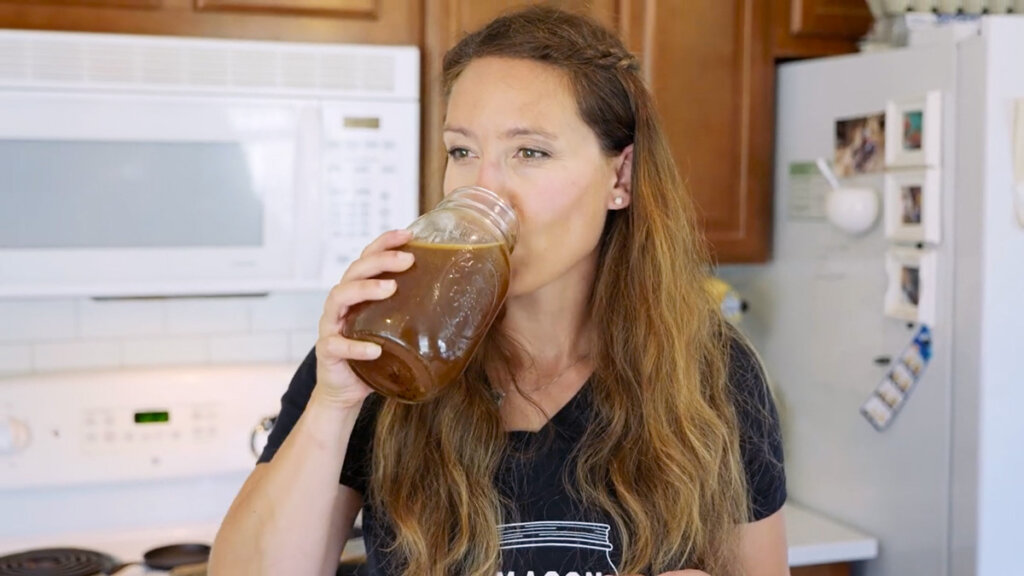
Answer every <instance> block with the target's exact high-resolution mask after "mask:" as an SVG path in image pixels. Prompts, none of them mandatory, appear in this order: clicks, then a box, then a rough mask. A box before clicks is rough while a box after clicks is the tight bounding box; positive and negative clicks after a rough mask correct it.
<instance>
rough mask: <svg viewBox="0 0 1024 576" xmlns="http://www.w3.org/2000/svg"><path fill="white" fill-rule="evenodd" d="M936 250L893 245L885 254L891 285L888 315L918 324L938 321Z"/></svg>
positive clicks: (889, 284)
mask: <svg viewBox="0 0 1024 576" xmlns="http://www.w3.org/2000/svg"><path fill="white" fill-rule="evenodd" d="M936 267H937V256H936V253H935V251H934V250H928V249H925V250H917V249H911V248H892V249H890V250H889V251H888V252H886V255H885V271H886V275H887V276H888V286H887V288H886V291H885V315H886V316H889V317H890V318H898V319H900V320H906V321H908V322H914V323H916V324H928V325H934V324H935V294H936V290H937V288H938V287H937V285H936V283H937V281H938V275H937V272H936Z"/></svg>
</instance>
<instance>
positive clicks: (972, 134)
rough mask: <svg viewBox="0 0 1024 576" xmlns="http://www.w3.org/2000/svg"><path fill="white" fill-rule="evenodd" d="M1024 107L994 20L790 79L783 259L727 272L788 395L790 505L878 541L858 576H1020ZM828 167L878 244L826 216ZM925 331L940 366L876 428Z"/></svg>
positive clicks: (788, 67) (1008, 35) (1022, 39)
mask: <svg viewBox="0 0 1024 576" xmlns="http://www.w3.org/2000/svg"><path fill="white" fill-rule="evenodd" d="M1018 99H1024V16H999V17H988V18H986V19H985V20H984V22H983V26H982V32H981V34H980V35H979V36H977V37H972V38H970V39H967V40H964V41H962V42H960V43H958V44H944V45H935V46H926V47H917V48H913V49H899V50H892V51H886V52H874V53H865V54H858V55H851V56H843V57H833V58H825V59H818V60H811V61H802V62H794V63H787V64H784V65H781V66H780V68H779V72H778V76H777V99H776V101H777V106H778V108H777V117H776V140H775V145H776V148H775V150H776V151H775V154H776V158H775V204H774V241H773V242H774V243H773V252H774V253H773V256H772V259H771V261H770V262H769V263H768V264H765V265H750V266H747V265H744V266H726V267H722V268H721V269H720V271H719V273H720V276H721V277H722V278H724V279H725V280H727V281H728V282H730V283H731V284H733V286H734V287H735V288H736V289H737V290H738V291H739V293H740V294H741V295H742V296H743V298H744V299H745V300H746V301H747V302H748V304H749V310H748V313H747V314H746V316H745V317H744V319H743V321H742V322H741V324H740V326H741V328H742V329H743V330H744V331H745V332H746V333H747V334H748V335H749V336H750V337H751V339H752V341H753V342H754V344H755V345H756V346H757V347H758V349H759V351H760V352H761V353H762V356H763V359H764V362H765V364H766V367H767V371H768V373H769V376H770V378H771V380H772V383H773V385H774V387H775V390H776V392H777V394H778V402H779V405H780V410H781V412H782V419H783V428H784V439H785V448H786V460H787V462H786V464H787V476H788V489H789V494H790V499H791V500H793V501H795V502H798V503H800V504H803V505H805V506H808V507H810V508H813V509H816V510H818V511H820V512H822V513H824V514H826V515H828V516H830V517H832V518H834V519H836V520H838V521H840V522H844V523H846V524H849V525H851V526H853V527H855V528H858V529H860V530H861V531H864V532H867V533H869V534H871V535H873V536H875V537H877V538H878V540H879V556H878V557H877V558H876V559H874V560H871V561H867V562H864V563H862V564H860V565H858V566H857V567H856V568H855V570H854V573H855V574H860V575H870V576H916V575H922V576H945V575H955V576H1013V575H1022V574H1024V222H1021V220H1020V219H1019V216H1018V213H1017V211H1019V210H1024V206H1021V205H1020V203H1021V202H1024V199H1021V198H1019V197H1018V194H1017V188H1018V186H1017V185H1016V182H1017V181H1018V180H1019V179H1024V175H1019V174H1018V175H1017V176H1015V175H1014V170H1013V158H1014V154H1015V153H1016V154H1018V155H1020V154H1024V152H1022V151H1021V150H1020V148H1021V147H1024V141H1021V140H1024V137H1022V136H1020V135H1018V136H1017V140H1018V141H1017V143H1016V145H1015V144H1014V122H1015V115H1017V116H1019V115H1022V114H1024V112H1018V113H1015V109H1016V108H1018V106H1017V100H1018ZM915 107H917V112H920V113H917V114H915V110H914V108H915ZM1019 108H1020V109H1024V105H1020V106H1019ZM887 112H888V114H887ZM879 116H881V119H883V120H888V122H885V123H884V127H881V126H875V127H874V128H875V129H876V130H878V129H882V130H883V132H884V131H886V130H887V131H889V134H888V135H887V137H885V138H883V139H882V140H881V141H876V142H875V145H870V146H869V145H864V141H866V140H869V139H870V138H867V137H868V136H870V133H869V132H863V133H862V134H861V142H859V143H857V142H853V140H854V137H853V136H851V133H852V132H851V129H850V126H851V124H850V122H848V119H856V118H861V119H864V118H868V119H870V118H872V117H875V118H876V119H878V118H879ZM894 120H896V121H895V122H894ZM1016 122H1018V123H1024V118H1020V119H1016ZM867 125H868V122H861V123H860V124H859V127H860V128H861V129H864V130H866V128H865V126H867ZM922 132H923V135H922ZM1018 132H1024V129H1022V130H1018ZM879 143H884V149H885V151H884V153H883V152H882V151H881V150H880V149H878V147H877V144H879ZM837 149H838V150H839V151H840V152H839V153H838V154H837ZM883 154H884V155H883ZM818 157H825V158H827V159H829V160H830V161H832V162H833V163H834V167H835V168H836V169H840V170H844V169H851V168H852V169H853V170H854V171H855V172H854V173H853V174H852V175H848V176H845V177H842V178H840V183H841V184H842V185H844V186H861V187H867V188H870V189H872V190H873V191H874V194H875V198H876V199H877V201H878V206H879V211H880V214H879V216H878V217H877V220H876V221H875V222H874V223H873V225H872V226H871V227H870V228H868V229H867V230H866V231H863V232H860V233H850V232H849V231H846V230H844V229H841V228H840V227H838V226H837V223H841V222H843V219H842V218H839V217H837V216H835V215H834V214H833V216H832V217H831V218H830V216H829V212H828V202H827V201H828V200H829V199H830V194H831V193H828V192H826V191H825V190H824V189H823V188H822V185H823V182H824V180H823V179H820V177H817V176H816V174H815V173H814V171H813V170H808V166H813V164H811V163H812V162H813V161H814V159H816V158H818ZM1020 157H1021V158H1024V156H1020ZM859 169H863V170H879V171H875V172H871V171H869V172H865V173H857V172H856V170H859ZM815 178H818V179H817V180H815ZM915 178H917V179H918V180H919V182H918V184H919V186H917V190H916V194H918V196H916V197H915V196H914V194H915V191H914V190H913V188H914V187H912V186H907V185H906V184H907V181H908V179H909V180H914V179H915ZM915 202H916V204H915ZM922 202H924V203H925V204H924V208H925V210H923V211H922V210H917V212H916V213H915V212H914V211H913V210H909V209H908V206H909V207H914V206H916V207H917V208H918V209H920V208H921V207H922V204H921V203H922ZM868 208H870V206H869V207H868ZM936 208H937V210H936ZM922 212H923V213H924V214H925V216H924V218H925V219H926V220H927V222H926V223H927V225H925V223H924V222H922V221H921V219H922V215H921V213H922ZM850 215H852V216H853V217H854V219H855V220H856V219H857V218H856V217H858V216H859V217H863V216H864V215H865V212H864V211H863V210H862V211H861V212H857V211H856V210H852V212H851V213H850V214H847V216H850ZM867 215H868V216H870V210H867ZM887 218H888V221H887ZM869 221H870V220H869ZM906 254H911V255H916V256H914V257H922V259H919V260H911V261H912V262H914V263H913V264H912V265H907V264H906V262H907V261H905V260H900V259H899V258H900V257H901V255H906ZM894 261H895V262H896V268H895V271H896V273H895V274H894V269H893V262H894ZM909 272H913V273H914V276H913V277H909V278H908V276H907V274H908V273H909ZM910 280H912V282H911V281H910ZM922 325H926V326H927V327H928V329H929V330H930V350H929V351H930V353H931V354H930V361H929V362H928V363H927V365H926V366H925V367H924V368H923V370H920V371H919V372H917V374H918V376H917V377H915V380H914V381H913V383H912V384H911V385H910V386H905V387H901V390H902V396H900V397H899V398H897V403H898V405H897V406H896V407H895V408H894V409H893V410H892V412H891V413H890V418H889V419H888V420H887V421H885V423H884V426H882V427H881V428H879V427H876V425H875V424H877V419H876V420H875V424H873V423H872V420H871V419H869V418H868V417H867V416H866V415H865V413H863V412H862V409H863V408H864V407H865V406H866V403H867V402H869V401H870V400H871V399H872V398H875V397H876V396H880V394H881V392H880V391H879V390H880V388H881V387H882V386H883V385H886V386H889V387H890V388H891V384H892V382H891V381H892V380H893V378H894V375H895V372H896V371H897V367H898V366H899V365H900V364H901V359H903V358H904V357H905V356H904V353H905V352H906V351H907V350H909V349H911V348H912V345H911V342H912V341H913V339H914V337H915V335H920V334H921V332H920V330H921V326H922ZM918 360H920V358H918ZM887 381H889V384H886V382H887ZM904 388H905V389H904ZM874 402H876V403H877V402H878V400H877V399H876V400H874ZM887 402H888V401H887ZM890 408H892V406H890Z"/></svg>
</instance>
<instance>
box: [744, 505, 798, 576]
mask: <svg viewBox="0 0 1024 576" xmlns="http://www.w3.org/2000/svg"><path fill="white" fill-rule="evenodd" d="M740 567H741V568H742V569H743V572H742V573H743V576H789V548H788V546H787V544H786V521H785V518H784V516H783V512H782V510H781V509H780V510H779V511H777V512H775V513H774V514H772V515H771V516H768V517H767V518H763V519H761V520H758V521H757V522H751V523H749V524H744V525H743V527H742V528H740Z"/></svg>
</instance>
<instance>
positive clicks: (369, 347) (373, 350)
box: [363, 343, 381, 359]
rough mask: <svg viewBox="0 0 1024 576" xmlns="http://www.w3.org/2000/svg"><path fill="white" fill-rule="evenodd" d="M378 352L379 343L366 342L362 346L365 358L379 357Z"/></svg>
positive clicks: (379, 350)
mask: <svg viewBox="0 0 1024 576" xmlns="http://www.w3.org/2000/svg"><path fill="white" fill-rule="evenodd" d="M380 353H381V348H380V345H379V344H372V343H367V344H366V345H365V346H364V347H363V354H364V356H366V358H367V359H373V358H379V357H380Z"/></svg>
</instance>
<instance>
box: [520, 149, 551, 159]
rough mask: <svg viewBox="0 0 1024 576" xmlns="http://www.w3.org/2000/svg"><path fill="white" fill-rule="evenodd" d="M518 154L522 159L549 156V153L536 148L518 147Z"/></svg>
mask: <svg viewBox="0 0 1024 576" xmlns="http://www.w3.org/2000/svg"><path fill="white" fill-rule="evenodd" d="M519 156H521V157H522V158H523V159H524V160H540V159H542V158H547V157H549V156H550V154H548V153H547V152H545V151H543V150H537V149H536V148H520V149H519Z"/></svg>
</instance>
